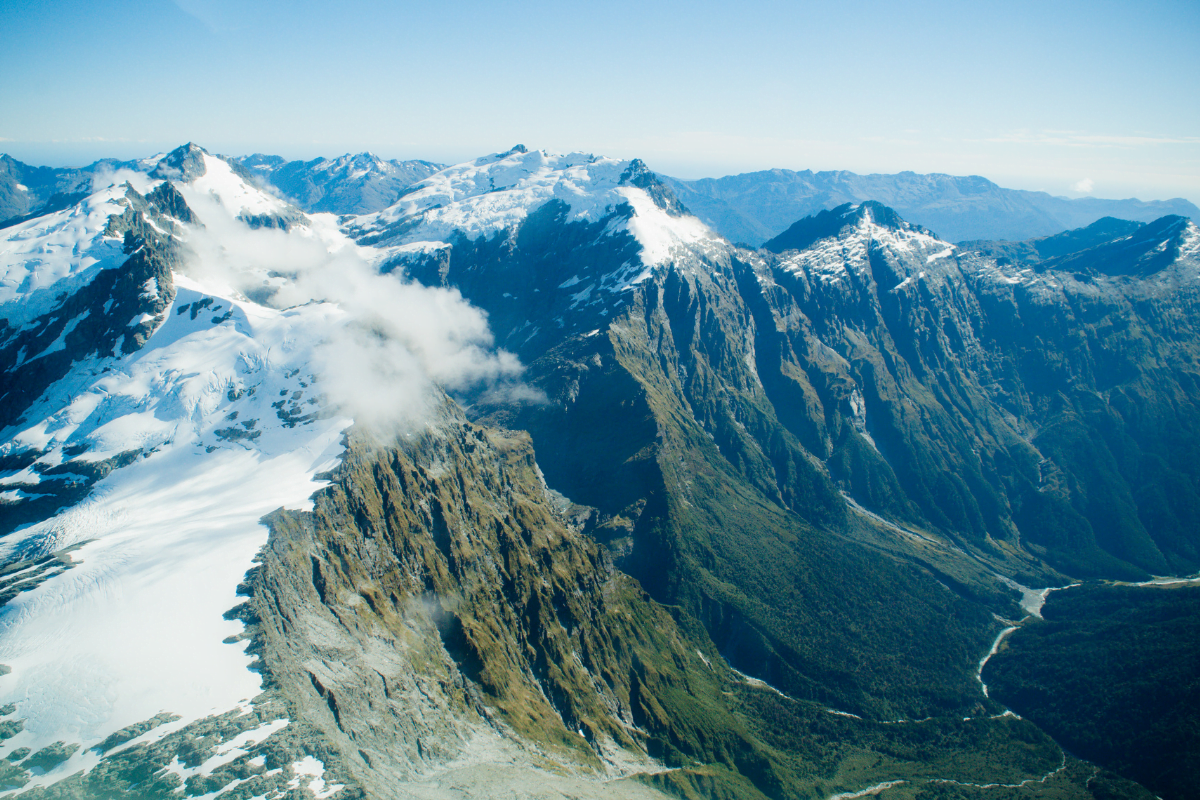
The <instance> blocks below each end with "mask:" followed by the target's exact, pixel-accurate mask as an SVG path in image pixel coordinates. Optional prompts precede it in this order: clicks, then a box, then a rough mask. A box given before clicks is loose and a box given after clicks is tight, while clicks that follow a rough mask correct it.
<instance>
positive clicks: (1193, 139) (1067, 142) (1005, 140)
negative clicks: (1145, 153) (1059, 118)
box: [983, 131, 1200, 147]
mask: <svg viewBox="0 0 1200 800" xmlns="http://www.w3.org/2000/svg"><path fill="white" fill-rule="evenodd" d="M983 141H985V142H991V143H997V144H1035V145H1056V146H1060V147H1146V146H1155V145H1173V144H1186V145H1198V144H1200V137H1197V136H1154V135H1141V136H1111V135H1105V134H1094V133H1082V132H1079V131H1012V132H1009V133H1004V134H1001V135H999V136H995V137H992V138H990V139H984V140H983Z"/></svg>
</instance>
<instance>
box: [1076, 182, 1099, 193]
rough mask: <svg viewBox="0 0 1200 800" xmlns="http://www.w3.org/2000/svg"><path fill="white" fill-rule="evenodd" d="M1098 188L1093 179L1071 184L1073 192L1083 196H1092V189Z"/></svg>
mask: <svg viewBox="0 0 1200 800" xmlns="http://www.w3.org/2000/svg"><path fill="white" fill-rule="evenodd" d="M1094 188H1096V184H1095V183H1094V182H1093V181H1092V179H1091V178H1084V179H1083V180H1081V181H1076V182H1075V183H1073V184H1071V191H1074V192H1081V193H1083V194H1091V192H1092V189H1094Z"/></svg>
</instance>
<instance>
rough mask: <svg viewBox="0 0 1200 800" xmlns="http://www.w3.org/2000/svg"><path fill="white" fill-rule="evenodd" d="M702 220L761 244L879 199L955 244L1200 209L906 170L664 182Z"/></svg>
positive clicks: (1199, 211)
mask: <svg viewBox="0 0 1200 800" xmlns="http://www.w3.org/2000/svg"><path fill="white" fill-rule="evenodd" d="M663 181H664V183H666V184H667V185H668V186H670V187H671V189H672V191H673V192H674V193H675V195H676V196H677V197H678V198H679V199H680V200H681V201H682V202H683V204H684V205H686V206H687V207H688V208H689V209H690V210H691V211H692V212H693V213H694V214H695V215H696V216H698V217H699V218H700V219H702V220H704V221H705V222H706V223H707V224H708V225H710V226H711V227H712V228H713V230H716V231H718V232H720V233H721V235H722V236H724V237H726V238H727V239H729V240H730V241H732V242H746V243H749V244H751V245H759V244H761V243H762V242H764V241H766V240H767V239H770V238H772V237H773V236H777V235H779V234H780V233H782V232H783V231H784V229H786V228H787V227H788V226H789V225H791V224H792V223H793V222H795V221H796V220H798V219H800V218H802V217H806V216H809V215H810V214H816V213H817V212H819V211H822V210H828V209H830V208H834V207H836V206H839V205H842V204H843V203H862V202H864V201H867V200H874V201H876V202H880V203H883V204H884V205H886V206H888V207H890V208H893V209H895V210H896V212H897V213H898V214H900V215H901V216H903V217H904V218H905V219H907V220H909V221H910V222H915V223H918V224H920V225H924V226H926V227H928V228H930V229H932V230H934V231H936V232H937V234H938V235H939V236H941V237H942V238H943V239H945V240H946V241H949V242H961V241H965V240H968V239H993V240H1000V239H1002V240H1009V241H1022V240H1025V239H1032V238H1035V237H1038V236H1051V235H1053V234H1057V233H1062V232H1063V231H1066V230H1071V229H1074V228H1082V227H1084V226H1086V225H1090V224H1092V223H1093V222H1095V221H1096V220H1098V219H1101V218H1102V217H1116V218H1119V219H1126V220H1133V221H1137V222H1153V221H1154V220H1156V219H1158V218H1160V217H1164V216H1168V215H1177V216H1184V217H1189V218H1191V219H1200V208H1197V207H1196V206H1195V205H1194V204H1193V203H1190V202H1188V201H1187V200H1183V199H1181V198H1176V199H1174V200H1152V201H1143V200H1136V199H1129V200H1103V199H1100V198H1096V197H1083V198H1079V199H1075V200H1071V199H1068V198H1066V197H1056V196H1054V195H1051V194H1048V193H1046V192H1030V191H1024V190H1020V189H1004V188H1001V187H1000V186H997V185H996V184H994V183H992V182H991V181H989V180H988V179H986V178H981V177H979V176H978V175H972V176H970V177H957V176H953V175H940V174H936V173H934V174H929V175H921V174H917V173H915V172H900V173H897V174H894V175H877V174H872V175H856V174H855V173H853V172H846V171H844V170H836V171H828V172H812V171H811V170H804V171H803V172H793V171H792V170H787V169H773V170H765V171H763V172H749V173H745V174H742V175H728V176H726V177H724V178H703V179H700V180H693V181H683V180H679V179H676V178H667V177H664V178H663Z"/></svg>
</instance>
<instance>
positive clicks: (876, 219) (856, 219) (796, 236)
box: [763, 200, 936, 253]
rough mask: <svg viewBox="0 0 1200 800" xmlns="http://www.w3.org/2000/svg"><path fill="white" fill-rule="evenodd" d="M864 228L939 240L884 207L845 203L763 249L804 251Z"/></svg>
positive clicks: (797, 225)
mask: <svg viewBox="0 0 1200 800" xmlns="http://www.w3.org/2000/svg"><path fill="white" fill-rule="evenodd" d="M863 226H874V227H879V228H886V229H888V230H890V231H893V232H896V233H916V234H919V235H922V236H927V237H930V238H936V237H934V234H933V233H932V232H931V231H929V230H927V229H925V228H922V227H921V226H920V225H913V224H911V223H909V222H906V221H905V220H903V219H901V217H900V215H899V214H897V213H896V212H895V211H894V210H892V209H891V208H888V207H887V206H885V205H884V204H883V203H878V202H875V201H874V200H868V201H866V202H864V203H859V204H854V203H844V204H842V205H840V206H838V207H837V208H834V209H830V210H828V211H821V212H819V213H817V214H814V215H813V216H810V217H805V218H804V219H802V220H800V221H799V222H796V223H795V224H794V225H792V226H791V227H790V228H788V229H787V230H786V231H784V232H783V233H781V234H779V235H778V236H776V237H775V238H774V239H771V240H769V241H767V242H766V243H765V244H763V249H765V250H770V251H771V252H773V253H782V252H783V251H785V250H804V249H805V248H807V247H810V246H811V245H812V244H813V243H815V242H817V241H819V240H820V239H827V238H833V237H837V236H840V235H841V234H842V233H843V231H845V230H846V229H847V228H855V229H863Z"/></svg>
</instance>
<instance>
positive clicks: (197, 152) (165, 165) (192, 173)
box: [150, 142, 208, 182]
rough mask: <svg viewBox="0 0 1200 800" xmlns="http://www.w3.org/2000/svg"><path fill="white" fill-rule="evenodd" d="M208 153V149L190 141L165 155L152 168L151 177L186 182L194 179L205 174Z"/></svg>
mask: <svg viewBox="0 0 1200 800" xmlns="http://www.w3.org/2000/svg"><path fill="white" fill-rule="evenodd" d="M207 155H208V151H207V150H205V149H204V148H203V147H200V146H199V145H197V144H193V143H192V142H188V143H187V144H185V145H182V146H180V147H176V148H175V149H174V150H172V151H171V152H169V153H167V154H166V155H165V156H163V157H162V160H160V161H159V162H158V164H157V165H156V166H155V167H154V169H152V170H150V177H151V178H166V179H170V180H174V181H185V182H186V181H191V180H194V179H196V178H199V177H201V176H202V175H204V172H205V169H206V168H205V160H204V157H205V156H207Z"/></svg>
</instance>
